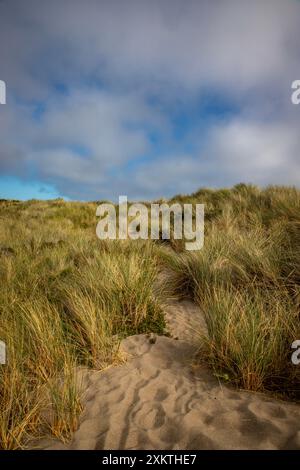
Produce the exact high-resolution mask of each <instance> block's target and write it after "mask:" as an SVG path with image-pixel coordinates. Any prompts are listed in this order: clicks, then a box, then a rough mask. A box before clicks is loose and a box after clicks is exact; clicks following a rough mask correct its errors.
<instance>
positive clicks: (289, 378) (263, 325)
mask: <svg viewBox="0 0 300 470" xmlns="http://www.w3.org/2000/svg"><path fill="white" fill-rule="evenodd" d="M174 200H176V197H175V198H174ZM179 200H180V202H182V203H184V202H187V201H188V202H194V203H196V202H199V203H203V202H204V203H205V204H206V209H207V212H206V216H205V217H206V219H205V220H206V223H205V243H204V248H203V249H202V250H201V251H198V252H192V253H187V252H182V251H179V252H177V253H175V252H170V251H168V252H166V253H162V259H163V262H164V264H165V265H166V266H168V267H169V268H170V269H171V272H172V273H173V274H172V278H171V284H172V286H173V291H174V293H175V294H177V295H179V296H183V297H184V296H187V297H191V298H192V299H193V300H195V301H196V302H198V303H199V305H200V307H201V309H202V310H203V312H204V315H205V318H206V322H207V325H208V333H209V337H208V339H206V340H205V339H204V347H203V348H202V351H201V360H203V361H205V362H206V363H209V364H210V365H211V366H212V367H213V369H214V371H215V373H216V375H217V376H218V377H223V378H225V380H227V381H230V382H232V383H234V384H236V385H237V386H239V387H242V388H245V389H248V390H255V391H270V392H272V393H276V394H278V395H280V396H282V397H285V398H292V399H297V400H299V399H300V368H299V366H298V367H297V366H295V365H293V364H292V363H291V344H292V342H293V341H294V340H295V339H298V338H300V191H298V190H296V189H295V188H284V187H269V188H267V189H265V190H260V189H259V188H256V187H253V186H247V185H238V186H236V187H234V188H233V189H232V190H230V191H229V190H220V191H211V190H200V191H199V192H198V193H195V194H194V195H192V196H189V197H187V198H185V197H183V196H181V197H180V198H179Z"/></svg>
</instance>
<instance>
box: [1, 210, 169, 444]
mask: <svg viewBox="0 0 300 470" xmlns="http://www.w3.org/2000/svg"><path fill="white" fill-rule="evenodd" d="M91 208H92V209H91ZM59 210H62V213H60V215H59V216H58V211H59ZM95 210H96V204H93V203H91V204H86V205H85V204H83V203H64V202H62V201H54V202H51V203H50V202H48V203H47V202H38V201H30V202H28V203H19V204H18V203H14V204H8V203H6V202H2V203H1V204H0V217H1V219H2V222H3V223H2V224H1V228H0V275H1V284H0V338H1V340H2V341H5V343H6V346H7V357H8V361H7V364H6V365H2V366H0V367H1V369H0V447H1V448H3V449H14V448H20V447H21V448H22V447H24V446H26V444H27V442H28V441H29V440H30V439H32V438H36V437H42V436H47V435H49V434H50V435H52V436H55V437H57V438H60V439H62V440H67V439H69V437H70V436H71V434H72V432H73V431H74V430H75V429H76V426H77V420H78V415H79V413H80V411H81V404H80V389H79V387H77V385H76V380H77V379H76V371H77V370H78V367H82V366H84V367H90V368H94V369H102V368H104V367H107V366H108V365H110V364H113V363H114V362H115V361H117V360H118V345H119V342H120V340H121V339H122V338H123V337H126V336H127V335H130V334H135V333H142V332H150V331H154V332H158V333H161V332H162V331H163V328H164V319H163V315H162V308H161V302H160V298H161V296H160V292H159V291H158V290H157V289H155V287H154V284H155V282H154V281H155V279H156V273H157V256H156V254H155V250H154V246H153V245H152V244H151V243H149V242H141V243H139V242H135V243H130V242H128V241H123V242H117V241H116V242H114V241H110V242H103V241H100V240H98V239H97V238H96V235H95V227H96V223H97V219H96V216H95Z"/></svg>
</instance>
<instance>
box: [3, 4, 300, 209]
mask: <svg viewBox="0 0 300 470" xmlns="http://www.w3.org/2000/svg"><path fill="white" fill-rule="evenodd" d="M299 24H300V2H297V1H296V0H285V1H284V0H281V1H280V0H273V1H272V2H270V1H269V0H254V1H252V2H249V1H246V0H225V1H224V0H222V1H220V0H215V1H214V2H211V1H208V0H197V1H196V0H190V1H189V2H185V1H183V0H153V1H151V2H149V1H146V0H126V2H124V1H121V0H110V1H108V0H107V1H106V0H89V2H84V1H83V0H72V1H71V0H52V1H51V2H46V1H44V0H26V2H24V1H22V0H9V1H8V0H3V1H2V2H1V3H0V57H1V63H0V79H2V80H5V82H6V86H7V104H6V105H0V197H1V198H15V199H30V198H39V199H48V198H56V197H65V198H68V199H81V200H91V199H93V200H97V199H114V200H116V199H117V198H118V196H119V194H127V195H128V197H129V198H132V199H152V198H157V197H164V196H170V195H173V194H177V193H190V192H193V191H195V190H196V189H198V188H199V187H203V186H207V187H221V186H225V187H228V186H231V185H234V184H236V183H239V182H251V183H254V184H258V185H267V184H289V185H297V186H299V185H300V168H299V154H298V152H299V150H298V147H299V123H300V106H299V107H297V106H295V105H292V104H291V99H290V96H291V83H292V82H293V81H294V80H295V79H299V78H300V44H299Z"/></svg>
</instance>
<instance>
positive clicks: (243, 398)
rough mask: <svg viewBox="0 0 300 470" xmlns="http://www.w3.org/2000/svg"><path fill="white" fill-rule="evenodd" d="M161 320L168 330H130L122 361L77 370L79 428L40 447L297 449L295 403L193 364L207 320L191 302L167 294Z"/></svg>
mask: <svg viewBox="0 0 300 470" xmlns="http://www.w3.org/2000/svg"><path fill="white" fill-rule="evenodd" d="M166 323H167V326H168V329H169V332H170V335H171V336H172V337H165V336H154V335H135V336H131V337H128V338H127V339H125V340H123V341H122V343H121V346H120V350H121V353H122V355H123V357H126V361H125V362H124V363H122V364H121V365H118V366H116V367H110V368H108V369H106V370H104V371H88V370H82V371H80V374H79V375H80V381H81V385H82V387H83V389H84V390H85V392H84V397H83V405H84V410H83V413H82V415H81V418H80V424H79V427H78V430H77V431H76V432H75V433H74V436H73V438H72V440H71V442H70V443H69V444H68V445H63V444H61V443H57V442H55V441H47V444H46V445H44V446H43V448H47V449H49V450H50V449H98V450H99V449H168V450H169V449H170V450H171V449H200V450H201V449H300V406H299V405H297V404H293V403H288V402H285V401H280V400H276V399H273V398H271V397H269V396H267V395H263V394H259V393H250V392H246V391H241V390H235V389H233V388H231V387H229V386H227V385H224V384H223V383H220V382H219V381H218V380H217V378H216V377H214V375H213V374H212V372H211V371H209V370H208V369H206V368H205V367H204V366H200V365H196V362H195V359H194V357H195V354H196V353H197V348H198V346H199V332H201V333H205V322H204V320H203V316H202V315H201V312H200V311H199V309H198V308H197V307H196V306H195V305H194V304H193V303H191V302H189V301H182V302H179V301H175V300H174V301H173V302H171V303H170V304H169V306H168V307H167V308H166ZM199 325H200V331H199ZM175 338H178V339H175Z"/></svg>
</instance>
